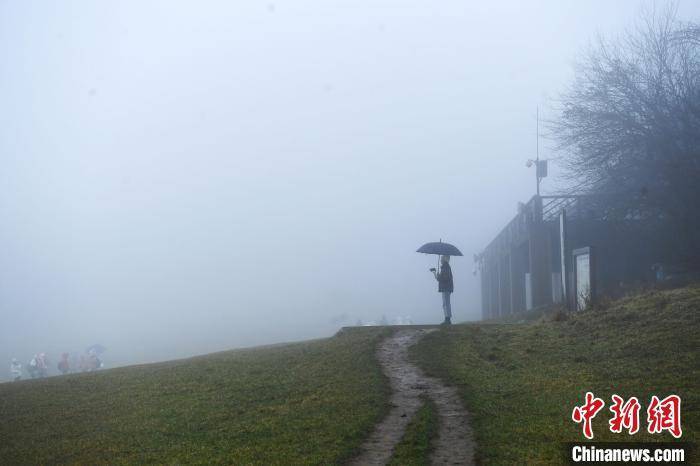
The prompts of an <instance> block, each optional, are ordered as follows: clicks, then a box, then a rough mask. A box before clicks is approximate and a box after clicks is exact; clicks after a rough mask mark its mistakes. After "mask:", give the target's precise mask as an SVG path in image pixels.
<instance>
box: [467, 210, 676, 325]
mask: <svg viewBox="0 0 700 466" xmlns="http://www.w3.org/2000/svg"><path fill="white" fill-rule="evenodd" d="M600 210H601V209H596V207H595V203H594V202H592V198H590V197H586V196H534V197H533V198H532V199H530V201H529V202H527V203H526V204H519V206H518V212H517V214H516V216H515V217H514V218H513V219H512V220H511V221H510V222H509V223H508V224H507V225H506V226H505V228H503V230H501V232H500V233H499V234H498V235H497V236H496V237H495V238H494V239H493V241H491V243H490V244H489V245H488V246H487V247H486V248H485V249H484V251H483V252H482V253H481V254H478V255H476V256H475V260H476V262H477V265H478V270H479V271H480V274H481V303H482V316H483V318H484V319H492V318H498V317H501V316H505V315H509V314H516V313H519V312H523V311H526V310H530V309H536V308H541V307H545V306H551V305H553V304H562V305H565V306H567V307H568V308H569V309H572V310H576V309H582V308H585V307H586V306H588V304H590V302H591V301H593V300H595V299H596V296H599V295H601V294H607V295H616V294H619V293H620V292H624V290H626V289H628V288H633V287H637V286H640V285H643V284H645V283H649V282H653V281H654V280H655V279H656V273H657V270H656V268H658V267H660V264H664V263H668V261H669V260H672V259H670V258H672V257H673V256H674V251H673V245H672V244H670V243H671V242H668V241H662V240H661V235H660V234H659V233H660V232H661V231H662V230H660V228H662V227H660V226H659V225H658V224H651V223H649V222H642V221H640V220H638V219H629V218H628V219H624V220H621V221H612V220H610V219H607V218H604V216H603V215H601V214H600V213H599V211H600ZM562 271H563V273H562Z"/></svg>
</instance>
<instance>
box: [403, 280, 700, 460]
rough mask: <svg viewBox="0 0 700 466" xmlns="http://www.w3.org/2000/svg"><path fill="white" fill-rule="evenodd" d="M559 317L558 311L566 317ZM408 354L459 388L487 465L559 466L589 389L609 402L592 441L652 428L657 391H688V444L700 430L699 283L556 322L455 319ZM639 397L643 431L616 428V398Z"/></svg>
mask: <svg viewBox="0 0 700 466" xmlns="http://www.w3.org/2000/svg"><path fill="white" fill-rule="evenodd" d="M560 317H561V316H560ZM411 357H412V358H413V360H414V361H415V362H416V363H418V365H419V366H421V367H422V368H423V369H424V370H425V371H426V372H428V373H430V374H432V375H435V376H438V377H441V378H443V379H444V380H445V381H446V382H448V383H452V384H454V385H456V386H457V387H458V388H459V390H460V393H461V395H462V397H463V400H464V402H465V405H466V407H467V409H469V410H470V412H471V413H472V425H473V428H474V431H475V433H476V440H477V457H478V458H479V460H480V461H481V462H482V463H483V464H503V465H510V464H525V463H527V464H560V463H562V462H564V456H563V447H562V442H573V441H582V440H585V439H584V438H583V436H582V434H581V427H580V426H579V425H577V424H575V423H574V422H573V421H572V420H571V411H572V409H573V407H574V406H575V405H580V404H582V399H583V396H584V395H585V392H586V391H592V392H593V393H594V394H595V395H596V396H597V397H600V398H602V399H603V400H604V401H605V402H606V406H605V408H604V411H603V412H601V413H600V414H599V415H598V416H597V417H596V418H595V419H594V434H595V440H600V441H627V440H632V441H643V440H649V441H661V440H663V441H674V439H673V437H672V436H671V435H670V434H668V433H664V434H663V435H660V434H656V435H653V436H652V435H649V434H647V433H646V432H642V431H644V430H645V429H646V414H645V410H646V408H647V406H648V403H649V399H650V397H651V395H658V396H659V397H660V398H663V397H665V396H667V395H669V394H672V393H674V394H678V395H680V397H681V398H682V410H681V415H682V427H683V437H682V439H681V440H682V441H690V442H695V443H697V441H698V437H699V435H700V287H689V288H683V289H678V290H671V291H663V292H651V293H646V294H642V295H639V296H635V297H631V298H627V299H623V300H621V301H617V302H614V303H612V304H610V305H608V306H606V307H604V308H598V309H593V310H590V311H587V312H582V313H577V314H574V315H573V316H571V317H569V318H567V319H565V320H559V321H555V320H552V319H551V318H550V319H541V320H539V321H537V322H532V323H527V324H511V323H503V324H490V323H483V324H467V325H456V326H453V327H452V328H450V329H443V331H441V332H435V333H433V334H430V335H428V336H426V337H425V338H424V339H423V340H422V341H421V342H419V343H418V344H417V345H416V346H415V347H413V348H412V351H411ZM613 393H616V394H618V395H620V396H622V397H623V398H625V399H626V398H628V397H631V396H636V397H637V398H638V399H639V400H640V403H641V405H642V412H641V413H640V423H641V426H642V427H641V430H640V433H638V434H636V435H635V436H633V437H629V436H628V435H627V434H626V433H624V434H617V435H616V434H612V433H611V432H609V430H608V426H607V422H608V420H609V419H610V416H611V413H610V411H609V410H608V408H609V406H610V396H611V395H612V394H613Z"/></svg>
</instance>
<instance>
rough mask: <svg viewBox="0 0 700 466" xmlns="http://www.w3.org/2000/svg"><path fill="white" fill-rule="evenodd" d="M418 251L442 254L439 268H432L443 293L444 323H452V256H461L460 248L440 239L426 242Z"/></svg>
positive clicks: (439, 290) (439, 288) (439, 289)
mask: <svg viewBox="0 0 700 466" xmlns="http://www.w3.org/2000/svg"><path fill="white" fill-rule="evenodd" d="M416 252H421V253H423V254H435V255H438V256H440V261H439V268H438V269H435V268H432V269H430V271H431V272H433V275H434V276H435V279H436V280H437V281H438V292H440V293H441V294H442V310H443V311H444V313H445V320H444V321H443V322H442V323H443V325H450V324H452V305H451V303H450V297H451V295H452V292H453V291H454V280H453V278H452V269H451V268H450V256H461V255H462V253H461V252H460V250H459V249H457V248H456V247H455V246H453V245H451V244H449V243H443V242H442V240H440V241H439V242H437V243H426V244H424V245H423V246H421V247H420V248H418V250H417V251H416Z"/></svg>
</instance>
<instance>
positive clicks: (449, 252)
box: [416, 241, 462, 256]
mask: <svg viewBox="0 0 700 466" xmlns="http://www.w3.org/2000/svg"><path fill="white" fill-rule="evenodd" d="M416 252H422V253H424V254H437V255H439V256H461V255H462V253H461V252H460V251H459V249H457V248H456V247H455V246H453V245H451V244H450V243H443V242H442V241H438V242H437V243H425V244H424V245H423V246H421V247H419V248H418V249H417V250H416Z"/></svg>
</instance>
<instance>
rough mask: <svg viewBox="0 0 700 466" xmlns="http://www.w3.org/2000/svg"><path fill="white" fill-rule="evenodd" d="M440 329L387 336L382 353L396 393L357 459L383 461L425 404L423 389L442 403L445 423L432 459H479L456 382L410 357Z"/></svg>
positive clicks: (437, 461)
mask: <svg viewBox="0 0 700 466" xmlns="http://www.w3.org/2000/svg"><path fill="white" fill-rule="evenodd" d="M434 330H435V329H430V330H425V329H405V330H399V331H397V332H396V333H395V334H394V335H392V336H391V337H389V338H387V339H386V340H384V341H383V342H382V343H381V345H380V346H379V349H378V351H377V358H378V359H379V363H380V364H381V365H382V367H383V369H384V373H385V374H386V375H387V377H389V380H390V382H391V388H392V391H393V394H392V396H391V399H390V403H391V405H392V409H391V411H390V412H389V414H388V415H387V416H386V417H385V418H384V419H383V420H382V422H380V423H379V424H378V425H377V426H376V428H375V430H374V432H373V433H372V435H371V437H370V438H369V439H368V440H367V441H366V442H365V443H364V445H363V446H362V453H361V454H360V455H359V456H358V457H357V458H355V460H354V461H353V462H352V463H351V464H353V465H384V464H387V463H388V462H389V460H390V459H391V455H392V453H393V451H394V447H395V446H396V445H397V444H398V443H399V441H400V440H401V438H402V437H403V434H404V431H405V430H406V426H407V425H408V423H409V422H410V420H411V418H412V417H413V415H414V414H415V413H416V411H417V410H418V408H419V407H420V404H421V400H420V396H421V395H427V396H428V397H430V398H431V399H432V400H433V401H434V402H435V405H436V406H437V410H438V416H439V418H440V420H439V423H440V428H439V431H438V438H437V441H436V444H435V451H434V452H433V455H432V457H431V463H432V464H466V465H471V464H474V439H473V435H472V431H471V428H470V426H469V414H468V413H467V411H466V410H465V409H464V407H463V406H462V403H461V401H460V399H459V396H458V395H457V391H456V389H454V388H450V387H447V386H445V385H444V384H443V383H442V382H441V381H440V380H439V379H435V378H432V377H427V376H426V375H425V374H424V373H423V371H421V370H420V369H419V368H418V367H416V366H415V365H413V364H411V363H410V362H408V348H409V347H410V346H411V345H414V344H415V343H417V342H418V340H420V339H421V338H422V337H423V336H424V335H425V334H426V333H428V332H431V331H434Z"/></svg>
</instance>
